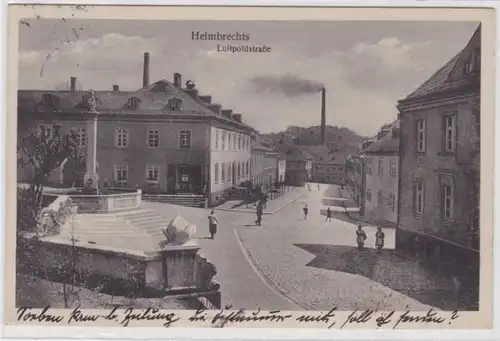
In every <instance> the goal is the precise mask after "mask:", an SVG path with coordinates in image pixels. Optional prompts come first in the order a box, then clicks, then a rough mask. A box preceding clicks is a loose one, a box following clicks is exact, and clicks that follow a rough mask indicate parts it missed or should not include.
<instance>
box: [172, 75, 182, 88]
mask: <svg viewBox="0 0 500 341" xmlns="http://www.w3.org/2000/svg"><path fill="white" fill-rule="evenodd" d="M174 86H175V87H176V88H181V87H182V76H181V74H180V73H177V72H176V73H174Z"/></svg>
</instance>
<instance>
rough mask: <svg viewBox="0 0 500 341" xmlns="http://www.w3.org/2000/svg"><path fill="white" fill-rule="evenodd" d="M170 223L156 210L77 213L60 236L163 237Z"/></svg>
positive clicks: (86, 237)
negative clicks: (73, 220) (72, 221)
mask: <svg viewBox="0 0 500 341" xmlns="http://www.w3.org/2000/svg"><path fill="white" fill-rule="evenodd" d="M172 218H173V217H172ZM168 223H169V220H168V219H167V218H165V217H162V216H160V215H159V214H158V213H156V212H155V211H152V210H144V209H139V210H134V211H130V212H125V213H115V214H77V215H76V217H75V223H74V224H73V225H72V224H67V225H66V226H64V228H63V229H62V230H61V233H60V237H63V238H65V237H67V238H71V236H72V235H74V236H75V238H77V239H81V238H83V239H88V238H90V237H100V238H99V239H102V238H103V237H107V238H112V239H116V238H131V237H153V238H159V239H163V238H164V237H163V231H162V229H163V228H166V227H167V225H168ZM73 229H74V231H73Z"/></svg>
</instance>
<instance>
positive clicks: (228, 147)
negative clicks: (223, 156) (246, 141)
mask: <svg viewBox="0 0 500 341" xmlns="http://www.w3.org/2000/svg"><path fill="white" fill-rule="evenodd" d="M227 149H228V150H231V133H227Z"/></svg>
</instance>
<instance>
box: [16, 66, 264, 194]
mask: <svg viewBox="0 0 500 341" xmlns="http://www.w3.org/2000/svg"><path fill="white" fill-rule="evenodd" d="M180 77H181V76H180V75H179V74H175V75H174V82H173V83H170V82H168V81H166V80H160V81H158V82H156V83H152V84H146V85H145V86H144V87H143V88H141V89H139V90H137V91H132V92H128V91H120V90H119V89H118V87H117V86H114V87H113V90H112V91H96V92H92V94H93V96H95V102H96V105H95V109H96V111H97V113H96V114H95V115H94V116H96V117H97V124H96V127H97V132H96V134H97V149H96V150H97V155H96V158H97V173H98V176H99V183H100V185H102V184H108V185H110V186H117V187H132V188H142V189H143V190H144V191H146V192H147V191H151V192H159V193H168V194H179V193H193V194H203V195H207V196H208V197H209V199H210V200H211V201H214V202H215V201H218V200H221V198H222V197H223V195H222V193H223V192H224V191H225V190H227V189H228V188H229V187H230V186H232V185H234V184H235V183H238V182H241V181H244V180H247V179H248V178H249V175H250V140H251V135H252V134H255V130H254V129H253V128H251V127H249V126H248V125H246V124H244V123H243V122H242V115H241V114H233V113H232V111H231V110H221V107H220V105H218V104H212V103H211V97H210V96H199V95H198V90H197V89H196V87H195V86H194V84H193V83H192V82H188V83H186V87H185V88H183V87H182V85H181V78H180ZM148 78H149V77H148ZM90 96H91V92H90V91H76V90H74V89H72V90H70V91H39V90H20V91H19V92H18V112H19V114H18V121H19V124H18V129H19V131H18V134H19V136H21V135H22V134H23V133H24V132H26V131H28V130H29V129H43V131H44V134H46V135H51V134H54V133H55V131H56V130H57V131H59V132H61V133H64V132H66V131H68V130H70V129H73V130H75V131H76V132H77V135H78V136H79V138H78V140H79V141H78V143H79V145H80V147H81V149H82V152H83V153H85V145H86V142H87V134H88V131H86V129H87V128H88V122H89V120H90V114H89V112H88V107H87V106H88V105H87V103H88V99H89V97H90ZM75 167H76V166H75V164H74V162H66V163H63V165H62V166H61V167H60V168H59V169H57V170H55V171H54V172H52V174H51V176H50V178H49V179H48V183H49V184H57V185H61V184H62V185H65V186H72V185H74V186H75V185H76V186H80V185H82V181H83V179H82V171H80V172H79V171H78V169H75ZM70 168H72V169H70ZM79 168H80V169H85V165H80V167H79ZM83 173H84V172H83ZM31 176H32V170H30V169H29V168H23V169H20V170H19V171H18V181H29V180H30V179H31Z"/></svg>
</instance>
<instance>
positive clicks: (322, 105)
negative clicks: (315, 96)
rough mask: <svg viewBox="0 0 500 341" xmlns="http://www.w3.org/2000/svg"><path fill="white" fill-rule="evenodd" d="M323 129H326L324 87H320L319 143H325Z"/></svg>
mask: <svg viewBox="0 0 500 341" xmlns="http://www.w3.org/2000/svg"><path fill="white" fill-rule="evenodd" d="M325 130H326V89H325V87H322V88H321V144H322V145H324V144H325Z"/></svg>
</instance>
